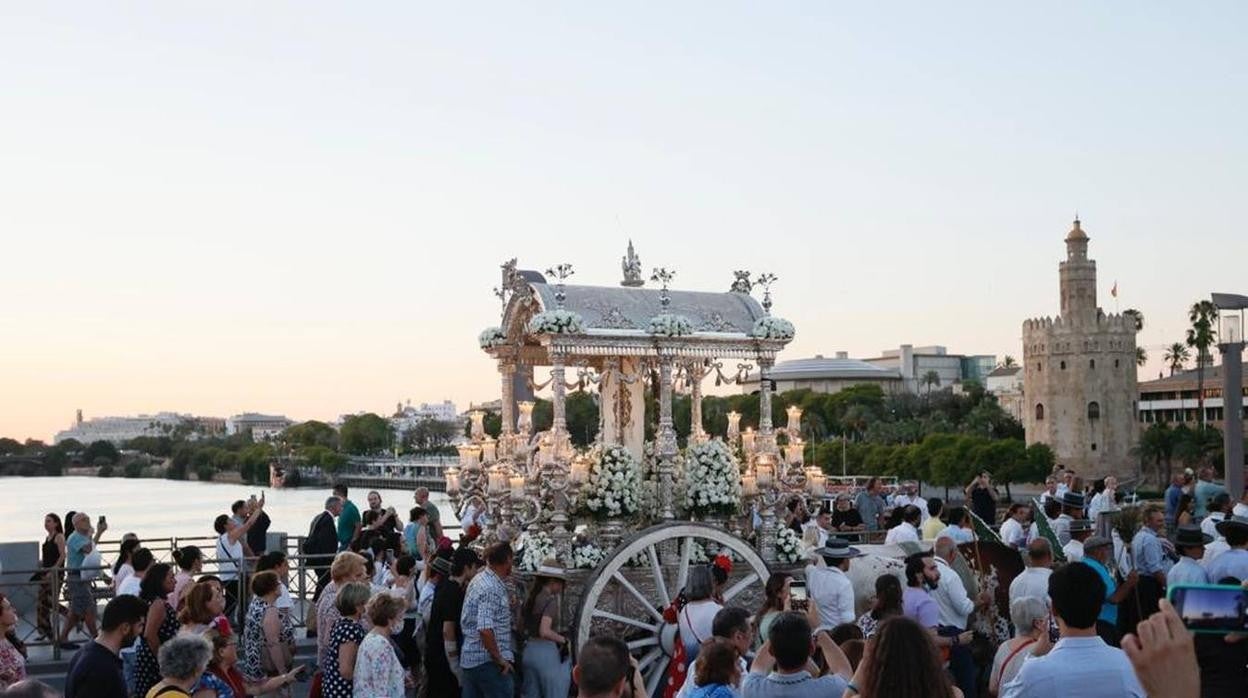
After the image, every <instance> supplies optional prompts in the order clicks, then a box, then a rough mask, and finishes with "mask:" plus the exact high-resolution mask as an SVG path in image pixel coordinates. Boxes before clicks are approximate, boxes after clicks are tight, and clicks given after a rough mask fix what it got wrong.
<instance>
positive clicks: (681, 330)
mask: <svg viewBox="0 0 1248 698" xmlns="http://www.w3.org/2000/svg"><path fill="white" fill-rule="evenodd" d="M646 334H652V335H655V336H658V337H684V336H685V335H687V334H693V323H692V322H689V318H687V317H685V316H683V315H675V314H673V313H663V314H661V315H655V316H654V317H652V318H650V324H649V325H648V326H647V327H646Z"/></svg>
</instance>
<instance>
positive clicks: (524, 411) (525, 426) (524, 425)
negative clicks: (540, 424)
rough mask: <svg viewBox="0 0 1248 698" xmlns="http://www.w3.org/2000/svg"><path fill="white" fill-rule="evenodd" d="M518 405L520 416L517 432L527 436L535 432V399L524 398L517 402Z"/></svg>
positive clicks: (517, 419)
mask: <svg viewBox="0 0 1248 698" xmlns="http://www.w3.org/2000/svg"><path fill="white" fill-rule="evenodd" d="M516 407H517V408H518V409H519V410H520V416H519V417H517V418H516V433H517V434H524V435H525V436H526V437H527V436H529V435H530V434H532V433H533V401H532V400H522V401H520V402H517V403H516ZM526 440H527V439H526Z"/></svg>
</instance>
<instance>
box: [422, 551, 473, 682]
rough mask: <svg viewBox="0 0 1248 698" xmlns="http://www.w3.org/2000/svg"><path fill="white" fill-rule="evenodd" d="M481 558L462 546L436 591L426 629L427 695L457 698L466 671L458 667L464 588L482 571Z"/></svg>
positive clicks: (461, 636)
mask: <svg viewBox="0 0 1248 698" xmlns="http://www.w3.org/2000/svg"><path fill="white" fill-rule="evenodd" d="M482 564H483V563H482V560H481V557H480V556H478V555H477V552H476V551H475V550H473V549H472V548H470V547H468V546H466V545H465V546H460V548H459V549H458V550H456V551H455V553H454V554H453V555H452V556H451V575H450V577H449V578H447V579H446V580H444V581H443V582H442V583H441V584H439V585H438V587H437V589H435V590H434V592H433V606H432V608H430V611H429V623H428V624H427V625H426V626H425V662H426V673H427V675H428V684H427V686H428V695H431V696H457V695H459V692H460V684H461V680H462V678H463V672H462V670H461V669H460V668H459V649H460V646H461V645H462V644H463V642H464V635H463V632H462V631H461V627H460V619H459V616H460V613H461V612H462V611H463V608H464V589H466V588H467V587H468V582H471V581H472V578H473V576H475V575H476V573H477V571H478V570H480V569H481V565H482Z"/></svg>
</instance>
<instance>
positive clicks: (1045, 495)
mask: <svg viewBox="0 0 1248 698" xmlns="http://www.w3.org/2000/svg"><path fill="white" fill-rule="evenodd" d="M1050 499H1057V478H1056V477H1054V476H1052V475H1050V476H1048V477H1046V478H1044V491H1043V492H1041V493H1040V503H1041V504H1044V503H1045V502H1047V501H1049V500H1050Z"/></svg>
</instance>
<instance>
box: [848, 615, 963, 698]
mask: <svg viewBox="0 0 1248 698" xmlns="http://www.w3.org/2000/svg"><path fill="white" fill-rule="evenodd" d="M850 686H851V689H849V690H846V693H847V694H848V693H849V692H850V690H853V689H857V690H856V691H855V692H856V693H858V694H859V695H861V696H862V697H863V698H962V692H961V691H959V690H958V689H957V688H956V687H954V685H953V683H952V681H950V679H949V675H948V673H947V672H946V671H945V670H944V668H942V667H941V661H940V653H939V652H938V651H937V650H936V645H935V644H934V643H933V642H932V635H931V633H929V632H928V630H927V629H926V628H924V627H923V626H921V625H919V624H918V623H916V622H915V621H913V620H911V619H910V618H907V617H906V616H894V617H892V618H888V619H887V620H885V621H884V622H882V623H880V624H879V627H877V628H876V631H875V637H874V638H872V639H871V640H869V641H868V643H867V648H866V651H865V652H864V654H863V657H862V661H861V662H860V663H859V664H858V669H857V670H856V671H855V672H854V678H853V680H852V681H851V682H850Z"/></svg>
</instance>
